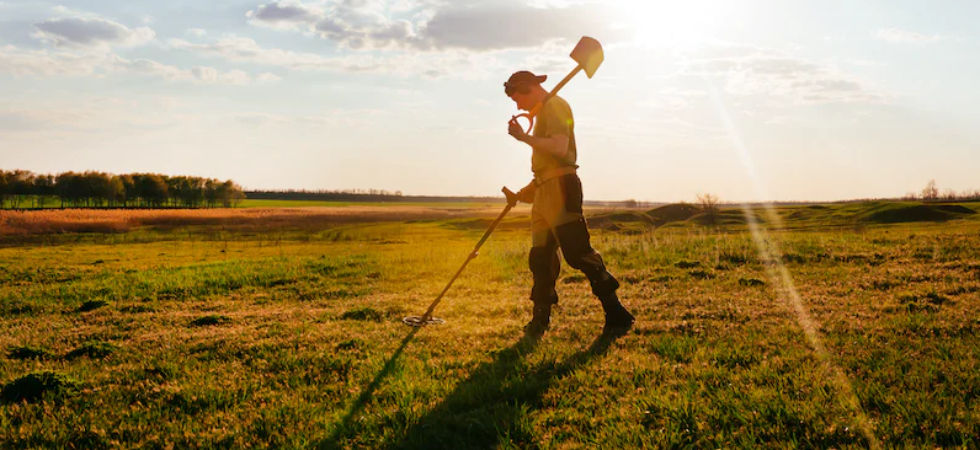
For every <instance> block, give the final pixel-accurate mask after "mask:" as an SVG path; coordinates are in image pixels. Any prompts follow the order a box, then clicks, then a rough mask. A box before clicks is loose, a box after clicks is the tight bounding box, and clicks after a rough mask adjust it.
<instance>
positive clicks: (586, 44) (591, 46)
mask: <svg viewBox="0 0 980 450" xmlns="http://www.w3.org/2000/svg"><path fill="white" fill-rule="evenodd" d="M570 56H571V57H572V59H574V60H575V62H577V63H578V65H579V66H580V67H582V69H583V70H585V76H587V77H589V78H592V74H594V73H595V71H596V70H597V69H599V65H600V64H602V45H601V44H599V41H597V40H595V39H593V38H590V37H588V36H582V39H579V41H578V44H576V45H575V48H574V49H573V50H572V54H571V55H570Z"/></svg>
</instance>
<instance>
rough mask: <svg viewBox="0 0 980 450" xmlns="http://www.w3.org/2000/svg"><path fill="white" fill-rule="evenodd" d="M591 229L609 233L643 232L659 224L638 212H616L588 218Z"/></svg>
mask: <svg viewBox="0 0 980 450" xmlns="http://www.w3.org/2000/svg"><path fill="white" fill-rule="evenodd" d="M588 222H589V227H593V228H601V229H603V230H609V231H620V230H636V231H639V230H643V229H648V228H650V227H652V226H658V225H659V224H658V223H657V222H656V221H654V220H652V219H651V218H650V217H649V216H647V215H646V214H643V213H638V212H632V211H627V212H615V213H607V214H597V215H594V216H590V217H589V218H588Z"/></svg>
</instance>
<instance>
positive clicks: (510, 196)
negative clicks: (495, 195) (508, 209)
mask: <svg viewBox="0 0 980 450" xmlns="http://www.w3.org/2000/svg"><path fill="white" fill-rule="evenodd" d="M500 192H503V193H504V197H505V198H506V199H507V204H508V205H510V206H514V205H516V204H517V200H518V194H515V193H514V192H512V191H511V190H510V189H507V186H504V187H503V188H502V189H501V190H500Z"/></svg>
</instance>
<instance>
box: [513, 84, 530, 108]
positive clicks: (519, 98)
mask: <svg viewBox="0 0 980 450" xmlns="http://www.w3.org/2000/svg"><path fill="white" fill-rule="evenodd" d="M510 99H511V100H513V101H514V103H516V104H517V109H521V110H524V111H530V110H531V108H532V107H533V106H534V103H533V102H532V101H531V90H530V89H528V90H527V93H526V94H524V93H521V92H520V91H515V92H514V93H513V94H511V95H510Z"/></svg>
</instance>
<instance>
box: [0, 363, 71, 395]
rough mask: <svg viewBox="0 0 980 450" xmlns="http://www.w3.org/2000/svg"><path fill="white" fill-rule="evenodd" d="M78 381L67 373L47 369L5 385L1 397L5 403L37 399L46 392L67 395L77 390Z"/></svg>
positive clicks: (0, 392)
mask: <svg viewBox="0 0 980 450" xmlns="http://www.w3.org/2000/svg"><path fill="white" fill-rule="evenodd" d="M77 387H78V382H76V381H75V380H73V379H71V378H69V377H68V376H66V375H63V374H60V373H57V372H51V371H45V372H36V373H31V374H27V375H24V376H23V377H20V378H18V379H16V380H14V381H11V382H10V383H7V384H6V385H4V387H3V391H0V399H3V401H4V403H14V402H19V401H22V400H26V401H29V402H31V401H35V400H38V399H40V398H42V397H44V396H45V395H46V394H49V393H50V394H51V395H66V394H71V393H73V392H75V390H76V389H77Z"/></svg>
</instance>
